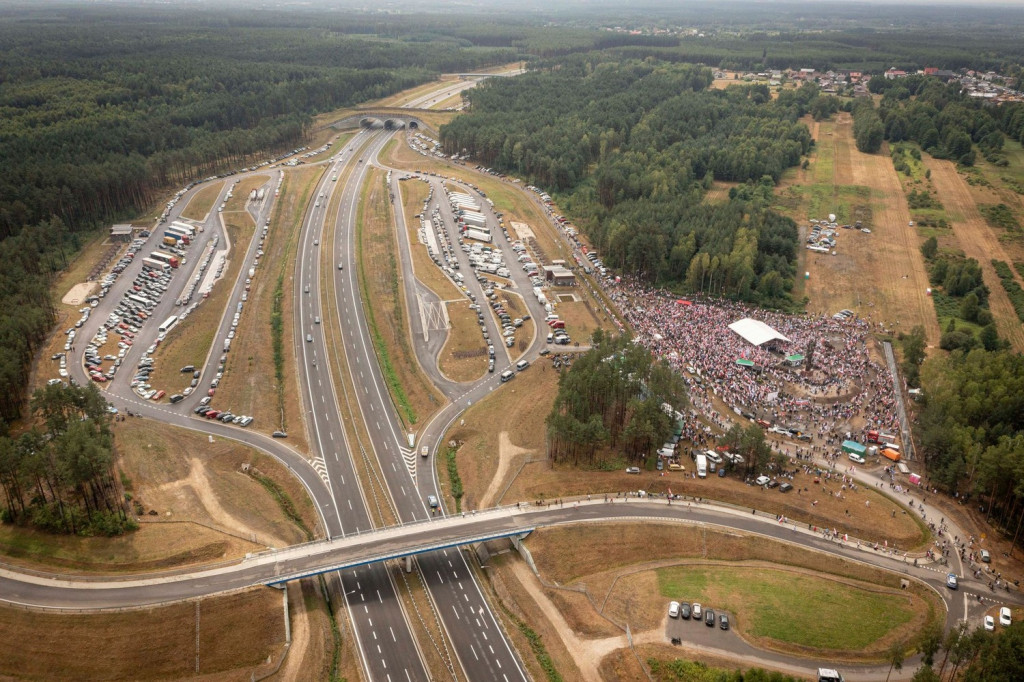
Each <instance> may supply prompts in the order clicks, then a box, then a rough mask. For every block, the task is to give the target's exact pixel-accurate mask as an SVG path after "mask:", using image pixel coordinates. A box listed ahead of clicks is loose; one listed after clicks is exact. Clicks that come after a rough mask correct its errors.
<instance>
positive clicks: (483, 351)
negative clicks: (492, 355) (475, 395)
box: [438, 301, 487, 381]
mask: <svg viewBox="0 0 1024 682" xmlns="http://www.w3.org/2000/svg"><path fill="white" fill-rule="evenodd" d="M446 305H447V307H448V321H449V325H448V338H447V340H446V341H445V344H444V348H442V349H441V355H440V357H439V358H438V366H439V367H440V368H441V371H442V372H444V375H445V376H447V377H448V378H449V379H451V380H452V381H473V380H476V379H479V378H480V377H482V376H483V375H484V374H486V373H487V346H486V344H485V343H484V337H483V336H482V335H481V334H480V325H479V324H477V317H476V311H475V310H470V308H469V306H470V303H469V301H460V302H458V303H447V304H446Z"/></svg>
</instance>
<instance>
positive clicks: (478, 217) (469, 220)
mask: <svg viewBox="0 0 1024 682" xmlns="http://www.w3.org/2000/svg"><path fill="white" fill-rule="evenodd" d="M459 220H461V221H462V222H463V223H465V224H466V226H467V227H484V226H486V225H487V219H486V218H484V216H483V214H481V213H470V212H469V211H466V212H464V213H463V214H462V215H460V216H459Z"/></svg>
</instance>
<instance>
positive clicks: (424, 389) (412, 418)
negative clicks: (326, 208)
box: [356, 171, 444, 427]
mask: <svg viewBox="0 0 1024 682" xmlns="http://www.w3.org/2000/svg"><path fill="white" fill-rule="evenodd" d="M357 225H358V227H357V231H356V248H357V250H358V255H357V259H358V267H359V278H360V293H361V295H362V297H363V308H364V310H365V312H366V320H367V325H368V326H369V329H370V336H371V338H372V340H373V345H374V350H375V351H376V353H377V357H378V361H379V362H380V365H381V372H382V374H383V375H384V380H385V382H386V383H387V384H388V389H389V391H390V392H391V398H392V400H393V401H394V403H395V405H396V406H397V408H398V414H399V416H400V418H401V419H402V421H403V422H404V423H405V425H406V427H411V426H412V425H413V424H416V423H418V422H419V421H420V420H422V419H426V418H427V417H429V415H430V414H432V413H433V412H434V411H435V410H437V409H438V408H440V407H441V405H442V404H443V403H444V399H443V397H442V396H441V394H440V393H439V392H438V391H437V389H435V388H434V387H433V386H432V385H431V384H430V382H429V381H428V380H427V378H426V377H425V376H424V375H423V373H422V372H421V371H420V368H419V365H418V364H417V362H416V356H415V354H414V352H413V350H412V347H411V345H410V343H411V339H410V338H409V326H408V324H407V323H406V302H405V296H404V294H403V288H402V286H401V283H400V281H399V277H400V276H401V274H400V272H399V268H398V258H397V256H396V252H397V248H398V244H397V242H396V239H395V234H394V223H393V221H392V217H391V207H390V203H389V200H388V188H387V187H386V186H385V185H384V175H383V173H381V172H377V171H374V172H373V173H371V174H370V175H369V177H368V181H367V183H366V187H365V189H364V192H363V194H362V197H361V199H360V206H359V220H358V223H357Z"/></svg>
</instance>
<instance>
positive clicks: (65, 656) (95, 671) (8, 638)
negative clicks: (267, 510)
mask: <svg viewBox="0 0 1024 682" xmlns="http://www.w3.org/2000/svg"><path fill="white" fill-rule="evenodd" d="M198 605H199V606H198V614H199V621H198V623H197V621H196V614H197V608H196V602H194V601H189V602H183V603H179V604H173V605H170V606H164V607H159V608H153V609H145V610H139V611H128V612H125V613H112V614H67V613H61V614H51V613H38V612H34V611H22V610H19V609H15V608H9V607H6V606H2V607H0V614H2V617H0V674H2V675H10V676H11V677H14V678H17V679H39V680H43V679H50V680H52V679H64V680H125V679H133V680H165V679H182V678H185V677H194V676H196V658H197V651H196V642H197V637H196V635H197V633H196V630H197V627H198V644H199V650H198V660H199V675H202V676H204V677H207V676H212V677H211V678H210V679H216V680H238V681H239V682H241V681H243V680H248V679H250V676H251V675H253V674H255V675H257V676H258V675H260V674H263V673H266V672H267V671H269V670H270V669H272V667H273V663H274V662H276V661H277V660H278V659H279V657H280V656H281V654H282V652H283V650H284V639H285V634H284V612H283V609H282V603H281V593H280V592H278V591H277V590H273V589H270V588H267V587H258V588H252V589H251V590H247V591H245V592H239V593H235V594H230V595H225V596H218V597H208V598H205V599H202V600H200V601H199V602H198ZM56 642H59V643H60V645H59V646H54V643H56ZM268 659H269V661H271V662H270V663H268Z"/></svg>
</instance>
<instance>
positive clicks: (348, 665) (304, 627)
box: [269, 576, 361, 682]
mask: <svg viewBox="0 0 1024 682" xmlns="http://www.w3.org/2000/svg"><path fill="white" fill-rule="evenodd" d="M330 581H331V582H333V583H335V584H336V583H337V580H336V579H334V578H333V576H332V578H331V579H330ZM322 584H323V583H321V581H320V579H319V578H307V579H305V580H302V581H299V582H291V583H288V613H289V615H290V617H291V623H292V646H291V649H290V651H289V652H288V657H287V658H286V659H285V662H284V664H283V665H282V666H281V669H280V670H279V671H278V673H277V674H276V675H274V676H272V677H270V678H269V679H271V680H289V682H291V681H296V682H319V681H320V680H326V679H329V678H330V672H331V656H332V653H333V651H334V646H335V643H334V638H333V636H332V633H331V618H330V613H329V608H330V606H329V604H328V603H327V601H325V599H324V595H323V591H322V589H321V585H322ZM339 601H340V600H339ZM342 603H343V602H342ZM336 617H337V619H338V621H339V622H338V625H339V630H340V634H341V641H340V642H339V646H340V652H339V662H338V674H339V677H340V678H341V679H347V680H358V679H359V678H360V675H361V667H360V665H359V654H358V652H357V651H356V645H355V640H354V639H353V637H352V632H351V630H350V629H349V627H348V620H347V615H346V614H345V612H344V610H343V607H341V608H339V611H338V613H337V615H336Z"/></svg>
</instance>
